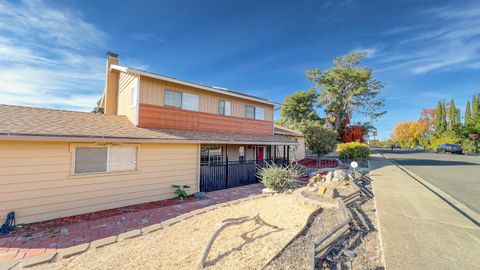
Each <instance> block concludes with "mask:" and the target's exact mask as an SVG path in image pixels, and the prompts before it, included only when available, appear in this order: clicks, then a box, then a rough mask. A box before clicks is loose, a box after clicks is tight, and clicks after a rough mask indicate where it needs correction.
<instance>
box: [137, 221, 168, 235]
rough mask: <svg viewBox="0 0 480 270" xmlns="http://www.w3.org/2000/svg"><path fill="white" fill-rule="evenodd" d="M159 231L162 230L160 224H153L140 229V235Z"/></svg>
mask: <svg viewBox="0 0 480 270" xmlns="http://www.w3.org/2000/svg"><path fill="white" fill-rule="evenodd" d="M160 229H163V226H162V223H157V224H153V225H150V226H147V227H144V228H142V233H143V234H147V233H151V232H154V231H158V230H160Z"/></svg>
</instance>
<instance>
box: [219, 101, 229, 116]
mask: <svg viewBox="0 0 480 270" xmlns="http://www.w3.org/2000/svg"><path fill="white" fill-rule="evenodd" d="M218 114H220V115H228V116H230V115H232V103H231V102H230V101H225V100H220V101H218Z"/></svg>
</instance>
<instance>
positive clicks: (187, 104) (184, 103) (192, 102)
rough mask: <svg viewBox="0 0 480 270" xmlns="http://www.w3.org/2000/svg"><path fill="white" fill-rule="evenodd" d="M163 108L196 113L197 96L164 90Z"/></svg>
mask: <svg viewBox="0 0 480 270" xmlns="http://www.w3.org/2000/svg"><path fill="white" fill-rule="evenodd" d="M165 106H167V107H173V108H178V109H184V110H190V111H198V95H195V94H189V93H182V92H176V91H172V90H166V91H165Z"/></svg>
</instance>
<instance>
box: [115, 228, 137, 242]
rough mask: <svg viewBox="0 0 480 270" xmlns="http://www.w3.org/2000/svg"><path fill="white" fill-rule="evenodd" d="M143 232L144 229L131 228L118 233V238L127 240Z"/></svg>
mask: <svg viewBox="0 0 480 270" xmlns="http://www.w3.org/2000/svg"><path fill="white" fill-rule="evenodd" d="M141 234H142V231H141V230H139V229H136V230H131V231H128V232H124V233H121V234H119V235H118V240H125V239H129V238H133V237H137V236H140V235H141Z"/></svg>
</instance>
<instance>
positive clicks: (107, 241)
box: [90, 236, 117, 248]
mask: <svg viewBox="0 0 480 270" xmlns="http://www.w3.org/2000/svg"><path fill="white" fill-rule="evenodd" d="M115 242H117V237H116V236H110V237H106V238H102V239H98V240H95V241H93V242H91V243H90V246H92V247H94V248H100V247H104V246H106V245H110V244H113V243H115Z"/></svg>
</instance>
